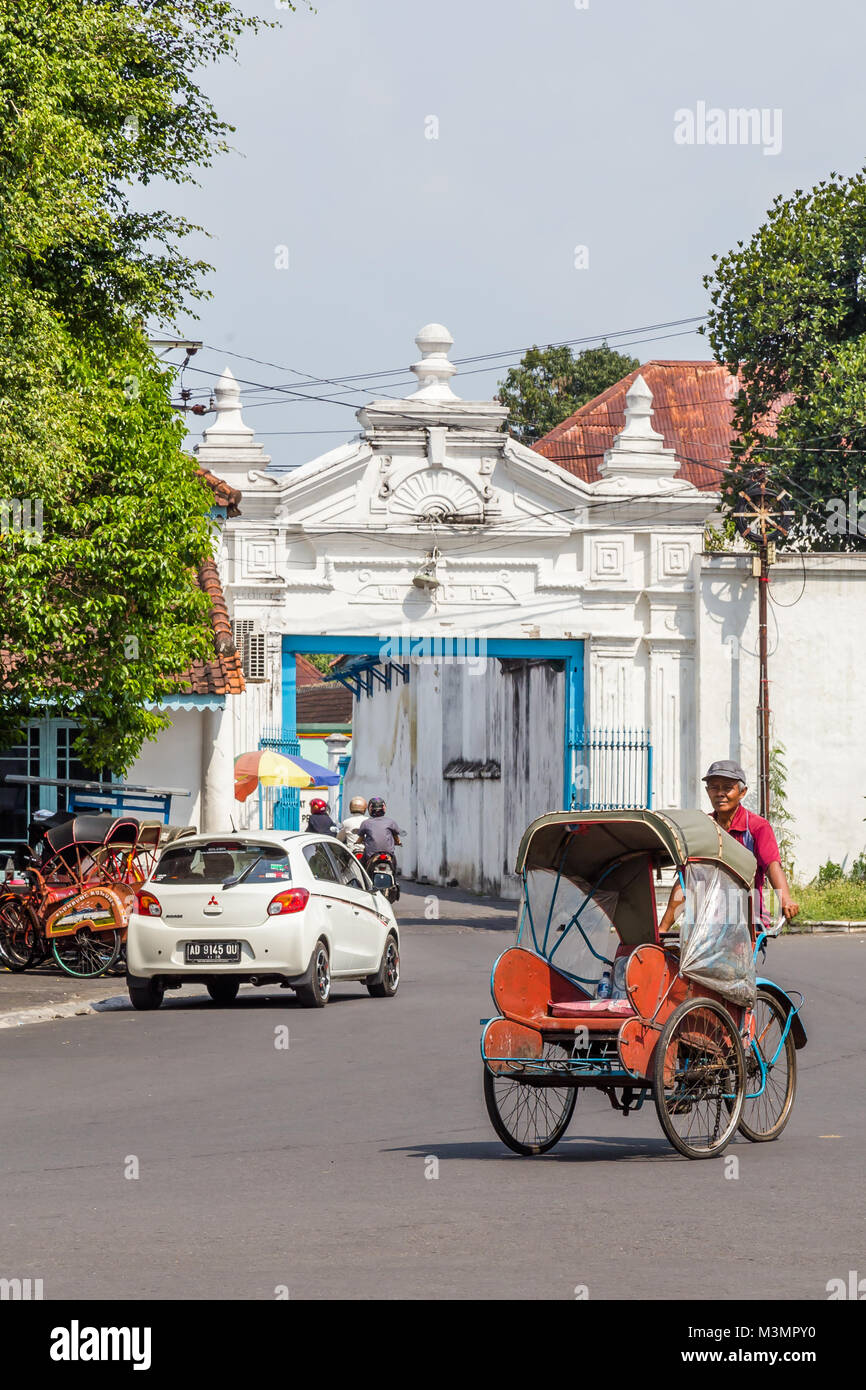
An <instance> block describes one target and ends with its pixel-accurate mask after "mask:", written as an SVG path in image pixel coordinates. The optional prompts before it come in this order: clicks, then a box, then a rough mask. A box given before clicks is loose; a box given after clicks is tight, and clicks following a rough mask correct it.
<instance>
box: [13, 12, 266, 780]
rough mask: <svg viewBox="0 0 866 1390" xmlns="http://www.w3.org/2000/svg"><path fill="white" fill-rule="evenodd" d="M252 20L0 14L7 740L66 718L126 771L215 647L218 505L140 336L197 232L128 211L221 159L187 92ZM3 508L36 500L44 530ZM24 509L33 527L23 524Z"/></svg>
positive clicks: (224, 143)
mask: <svg viewBox="0 0 866 1390" xmlns="http://www.w3.org/2000/svg"><path fill="white" fill-rule="evenodd" d="M260 23H261V21H259V20H255V19H249V18H246V17H244V16H243V15H241V14H240V13H239V12H238V11H236V10H235V9H234V8H233V6H232V5H231V4H229V3H224V0H76V3H75V4H68V5H48V4H45V3H44V0H38V2H36V0H0V507H2V506H3V499H6V507H5V511H4V512H0V522H4V521H5V524H3V525H0V649H2V651H3V653H4V656H3V662H4V672H3V678H2V683H0V746H2V745H3V744H8V743H9V742H10V741H12V740H13V739H14V738H15V737H16V736H17V734H18V732H19V731H20V728H21V726H22V722H23V720H25V719H26V718H27V717H30V716H33V715H36V714H38V715H40V716H44V715H45V714H46V713H53V714H57V715H66V716H72V717H75V718H77V719H78V720H79V721H80V723H81V726H82V737H81V738H80V739H79V740H78V743H77V748H76V751H77V753H78V754H79V756H80V757H81V758H82V759H83V760H84V761H85V762H87V763H88V764H89V765H91V766H99V765H101V764H104V763H109V764H110V765H111V766H112V767H113V768H114V769H115V770H116V771H124V770H125V769H126V768H128V766H129V764H130V763H131V762H132V761H133V760H134V758H135V757H136V755H137V753H138V752H139V750H140V748H141V745H142V743H143V741H144V740H145V739H146V738H148V737H152V736H153V735H154V734H155V733H156V732H157V731H158V729H159V728H161V727H164V725H165V723H166V722H167V720H166V718H165V716H163V715H160V714H158V713H156V712H155V711H154V710H153V709H148V708H147V705H148V703H151V704H152V703H153V702H154V701H156V700H158V698H159V696H160V695H161V694H164V693H168V692H170V691H171V690H172V689H176V688H177V685H178V680H177V677H178V673H180V672H182V671H183V670H184V669H185V668H186V667H187V666H188V665H189V663H190V661H191V660H193V659H195V658H196V657H202V656H206V655H207V654H208V653H209V651H210V650H211V642H212V633H211V630H210V624H209V619H208V602H207V600H206V599H205V598H204V596H203V595H202V594H201V593H200V592H199V591H198V589H197V587H196V585H195V571H196V567H197V565H198V564H199V562H200V561H201V560H202V559H203V558H204V557H205V556H206V555H207V554H209V553H210V523H209V520H208V514H209V512H210V509H211V506H212V500H213V499H212V497H211V495H210V494H209V492H208V491H207V489H206V488H204V487H203V485H202V484H201V482H200V481H199V479H198V476H197V469H196V467H195V465H194V463H193V462H192V460H191V459H189V457H188V456H187V455H186V454H185V453H184V451H183V448H182V440H183V434H184V430H183V427H182V425H181V423H180V422H179V421H178V419H177V416H176V415H175V413H174V411H173V410H172V408H171V404H170V385H171V383H170V378H169V376H168V375H167V374H166V373H165V372H164V371H162V370H161V369H160V367H159V365H158V363H157V362H156V360H155V358H154V357H153V354H152V352H151V351H150V349H149V347H148V343H147V337H146V332H145V328H144V324H145V322H146V321H148V320H150V321H151V322H155V323H157V324H160V325H162V326H164V327H169V328H174V327H175V325H176V322H177V317H178V315H179V314H180V313H181V311H182V310H185V309H188V308H189V305H190V302H191V301H192V300H194V299H195V298H196V297H200V296H201V294H202V289H201V286H200V280H201V274H202V272H203V271H204V270H206V269H207V267H206V265H205V264H204V263H203V262H200V261H193V260H190V259H189V258H187V257H186V256H185V255H184V254H183V252H182V250H181V249H180V245H181V243H182V241H183V238H184V237H185V236H186V234H187V233H188V232H190V231H191V230H193V227H192V226H191V224H190V223H188V222H187V221H186V220H185V219H183V218H180V217H175V216H172V215H171V214H170V213H168V212H165V211H156V212H152V211H151V212H147V211H143V210H141V208H140V206H138V205H137V203H136V199H137V198H139V199H141V195H140V193H139V191H138V190H139V189H140V188H141V187H142V186H145V185H148V184H150V183H151V182H152V181H153V180H154V179H157V178H158V179H162V180H168V181H170V182H172V183H176V184H181V183H185V182H189V181H191V180H193V179H194V171H195V170H196V169H198V168H201V167H203V166H206V165H208V164H209V163H210V162H211V161H212V159H213V158H214V156H215V155H216V154H217V153H219V152H220V151H222V150H225V149H227V148H228V136H229V134H230V133H231V127H230V126H229V125H227V124H226V123H225V122H224V121H222V120H221V119H220V118H219V116H218V114H217V112H216V111H215V109H214V108H213V106H212V105H211V103H210V101H209V100H208V98H207V96H206V95H205V94H204V93H203V91H202V90H201V89H200V87H199V85H198V83H199V74H200V72H201V70H202V69H203V68H204V67H206V66H207V65H208V64H209V63H212V62H214V61H217V60H219V59H222V58H227V57H231V56H232V55H233V53H234V52H235V46H236V42H237V39H238V36H239V35H240V34H241V33H242V32H243V31H244V30H245V29H247V28H255V27H256V26H257V25H259V24H260ZM11 499H18V500H19V501H20V500H29V501H30V503H31V506H32V507H33V511H35V504H36V502H37V499H39V500H40V501H41V507H42V530H41V536H40V535H39V534H37V533H36V532H34V531H32V530H31V531H28V530H26V529H20V530H19V529H16V528H15V525H14V520H13V519H10V512H9V506H10V503H11ZM32 516H33V512H31V517H32Z"/></svg>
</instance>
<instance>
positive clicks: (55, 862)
mask: <svg viewBox="0 0 866 1390" xmlns="http://www.w3.org/2000/svg"><path fill="white" fill-rule="evenodd" d="M161 830H162V827H161V826H160V825H159V824H158V823H157V822H145V823H144V824H141V823H140V822H139V821H138V820H136V819H134V818H133V817H125V818H124V817H117V818H113V817H111V816H109V815H77V816H72V817H71V818H69V819H67V820H62V821H61V822H60V823H59V824H52V825H50V826H49V827H48V829H47V830H46V831H45V833H44V835H42V837H41V839H40V840H39V842H38V843H37V844H36V845H35V846H34V847H33V849H32V850H31V853H30V856H29V859H28V862H27V864H26V866H25V867H24V868H23V869H22V870H21V872H20V873H19V874H18V875H17V877H16V879H13V881H12V883H11V884H10V883H7V885H6V887H5V891H4V892H3V894H2V896H0V955H2V958H3V963H4V964H5V965H6V966H7V968H8V969H10V970H13V971H21V970H27V969H28V968H30V967H31V966H33V965H38V964H40V963H41V962H42V961H43V960H45V959H46V958H47V957H48V956H49V955H53V956H54V959H55V961H56V962H57V964H58V965H59V966H60V967H61V969H63V970H65V971H66V973H67V974H69V975H76V976H79V977H88V978H89V977H93V976H96V975H101V974H103V973H104V972H105V971H107V970H110V969H111V968H112V966H114V964H115V963H116V962H117V960H118V958H119V956H120V954H121V951H122V948H123V943H124V941H125V939H126V928H127V924H128V921H129V915H130V912H131V911H132V907H133V904H134V901H135V890H136V886H137V885H138V884H139V883H143V882H144V880H145V879H146V878H147V877H148V875H149V874H150V871H151V869H152V868H153V865H154V862H155V859H156V855H157V851H158V848H159V843H160V833H161Z"/></svg>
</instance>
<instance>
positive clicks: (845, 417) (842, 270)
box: [704, 172, 866, 550]
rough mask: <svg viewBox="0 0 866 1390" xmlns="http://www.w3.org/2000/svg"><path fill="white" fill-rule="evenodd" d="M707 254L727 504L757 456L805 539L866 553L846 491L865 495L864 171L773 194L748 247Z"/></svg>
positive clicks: (865, 533)
mask: <svg viewBox="0 0 866 1390" xmlns="http://www.w3.org/2000/svg"><path fill="white" fill-rule="evenodd" d="M713 260H714V262H715V268H714V270H713V272H712V274H710V275H708V276H706V277H705V280H704V284H705V286H706V287H707V289H708V290H709V291H710V298H711V301H712V305H713V307H712V309H711V311H710V313H709V315H708V320H707V325H706V328H705V330H704V331H706V333H707V335H708V336H709V340H710V342H711V344H712V347H713V352H714V354H715V356H716V357H717V358H718V360H719V361H721V362H725V363H726V364H727V366H728V370H729V371H730V372H731V373H732V374H737V372H739V378H740V388H741V389H740V392H739V395H738V396H737V397H736V399H735V401H734V424H735V428H736V430H737V437H736V439H735V442H734V445H733V450H732V457H733V465H734V467H733V470H732V472H731V474H729V476H728V478H727V479H726V492H727V498H728V504H729V506H731V504H732V503H733V502H734V501H735V499H736V490H737V485H738V478H739V476H740V474H741V470H742V469H743V468H744V467H746V466H747V465H748V464H750V463H757V464H759V465H761V466H762V467H764V466H765V467H766V470H767V478H768V482H769V484H770V486H771V488H773V489H774V490H777V491H778V490H780V489H783V488H784V489H786V490H787V491H788V492H789V493H790V494H791V497H792V499H793V505H794V509H795V511H796V513H797V516H798V521H799V531H800V534H801V536H802V539H803V541H804V542H805V544H807V545H811V546H812V547H813V548H816V549H822V550H838V549H843V550H848V549H855V548H856V549H862V548H863V547H864V543H866V519H864V516H863V513H860V520H861V521H862V523H863V527H862V531H861V530H859V529H858V525H857V500H856V498H855V501H854V508H853V516H854V526H853V528H852V527H850V526H849V525H848V524H847V520H848V518H849V517H850V516H851V515H852V511H851V507H850V505H849V493H850V492H851V491H852V490H854V491H855V492H856V491H857V490H859V498H860V499H861V500H863V501H864V502H866V173H862V172H861V173H859V174H856V175H855V176H854V177H852V178H847V179H846V178H843V177H841V176H840V175H838V174H835V173H833V174H831V175H830V177H829V178H828V179H824V180H822V181H821V183H819V184H818V185H817V186H816V187H815V188H812V189H811V190H810V191H808V192H803V191H802V190H800V189H797V190H796V192H795V193H794V194H793V196H792V197H790V198H782V197H781V196H780V197H778V198H776V199H775V201H774V202H773V205H772V207H771V208H770V210H769V212H768V214H767V218H766V221H765V222H764V224H763V225H762V226H761V227H759V228H758V230H757V232H756V233H755V234H754V236H753V237H752V238H751V240H750V241H749V242H748V243H747V244H744V243H743V242H738V243H737V248H736V250H733V251H731V252H729V253H728V254H727V255H724V256H721V257H718V256H714V257H713ZM774 417H776V429H775V437H773V433H772V420H773V418H774ZM832 499H836V505H835V506H834V505H832ZM843 500H844V504H845V505H844V508H843V507H842V506H841V505H840V503H841V501H843ZM731 509H732V510H735V509H736V508H735V507H733V506H731ZM863 511H864V512H866V507H864V509H863ZM843 513H844V518H845V521H844V522H843V524H840V519H841V518H842V515H843ZM828 522H829V524H828Z"/></svg>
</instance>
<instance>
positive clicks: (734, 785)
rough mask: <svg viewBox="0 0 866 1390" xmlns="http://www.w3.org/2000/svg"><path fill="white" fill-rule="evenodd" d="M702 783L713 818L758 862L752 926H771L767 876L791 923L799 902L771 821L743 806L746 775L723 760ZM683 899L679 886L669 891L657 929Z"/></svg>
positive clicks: (668, 924)
mask: <svg viewBox="0 0 866 1390" xmlns="http://www.w3.org/2000/svg"><path fill="white" fill-rule="evenodd" d="M703 780H704V786H705V787H706V789H707V795H708V796H709V798H710V801H711V802H712V806H713V820H714V821H716V822H717V823H718V824H719V825H720V826H721V827H722V829H723V830H727V832H728V834H729V835H733V837H734V839H735V840H739V842H740V844H741V845H745V847H746V849H748V850H751V852H752V854H754V856H755V858H756V859H757V861H758V867H757V870H756V872H755V925H756V926H758V924H759V923H760V924H763V926H764V927H769V926H771V925H772V923H771V921H770V914H769V912H768V911H767V909H766V908H765V906H764V883H765V881H766V880H767V879H769V880H770V883H771V884H772V886H773V887H774V888H775V890H776V893H777V894H778V897H779V906H780V908H781V910H782V912H783V913H784V914H785V918H786V920H787V921H788V922H790V920H791V918H792V917H796V916H797V913H798V912H799V911H800V907H799V904H798V903H795V902H794V901H793V899H792V897H791V890H790V888H789V887H788V880H787V878H786V877H785V870H784V869H783V868H782V863H781V857H780V855H779V846H778V844H777V843H776V837H775V835H774V834H773V827H772V826H771V825H770V822H769V821H767V820H764V817H763V816H759V815H758V814H757V812H755V811H749V810H748V809H747V808H746V807H745V806H743V805H742V801H743V798H744V796H745V795H746V792H747V791H748V788H747V786H746V774H745V772H744V771H743V769H742V768H741V767H740V765H739V764H738V763H734V762H730V761H729V760H727V759H723V760H722V761H720V762H716V763H713V764H712V766H711V767H710V770H709V772H707V773H706V775H705V776H704V779H703ZM684 901H685V899H684V897H683V893H682V889H681V888H679V887H675V888H674V890H673V892H672V893H671V896H670V900H669V902H668V906H667V908H666V909H665V913H664V916H663V917H662V920H661V922H660V923H659V931H662V932H664V931H670V930H671V928H672V927H673V924H674V922H675V920H676V918H677V917H678V916H679V914H680V912H681V910H682V906H683V903H684Z"/></svg>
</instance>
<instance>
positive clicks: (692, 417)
mask: <svg viewBox="0 0 866 1390" xmlns="http://www.w3.org/2000/svg"><path fill="white" fill-rule="evenodd" d="M639 374H640V375H642V376H643V378H644V380H645V382H646V384H647V386H648V387H649V389H650V390H651V391H652V394H653V421H652V422H653V425H654V426H655V428H656V429H657V430H659V431H660V432H661V434H663V435H664V441H665V447H666V448H669V449H674V450H675V451H676V453H677V456H678V458H679V459H680V468H679V470H678V476H679V477H682V478H687V479H688V481H689V482H690V483H693V484H694V485H695V487H699V488H704V489H706V490H710V489H717V488H718V487H719V486H720V482H721V478H722V472H723V471H724V468H725V464H726V462H727V460H728V459H729V458H730V451H731V435H732V427H731V421H732V415H733V411H732V401H733V399H734V397H735V395H736V393H737V389H738V387H737V380H736V378H735V377H732V376H731V375H730V374H729V372H728V371H727V368H725V367H723V366H722V365H721V364H720V363H718V362H668V361H656V362H647V363H646V365H645V366H643V367H639V368H637V369H636V370H635V371H633V372H630V373H629V374H628V376H625V377H623V378H622V380H621V381H617V382H615V383H614V385H613V386H609V387H608V388H607V390H606V391H603V392H602V393H601V395H600V396H596V397H595V398H594V399H593V400H591V401H587V403H586V405H582V406H581V407H580V409H579V410H576V411H575V412H574V414H573V415H570V416H569V417H568V419H567V420H563V421H562V423H561V424H559V425H557V426H556V428H555V429H552V430H551V431H550V433H549V434H546V435H545V436H544V438H543V439H540V440H539V441H538V443H537V444H535V445H534V446H533V447H534V448H535V449H536V451H537V452H538V453H539V454H543V455H544V457H545V458H547V459H550V460H551V461H552V462H553V463H558V464H559V465H560V466H561V467H562V468H564V469H566V470H567V472H569V473H574V474H576V475H577V477H579V478H582V479H583V480H584V482H587V483H592V482H596V481H597V479H598V478H599V476H600V475H599V471H598V467H599V464H600V463H601V461H602V459H603V457H604V452H605V450H606V449H609V448H610V447H611V445H612V444H613V439H614V435H616V434H618V433H619V431H620V430H621V429H622V428H623V425H624V424H625V395H626V392H627V391H628V389H629V387H630V386H631V384H632V382H633V381H634V379H635V377H637V376H638V375H639Z"/></svg>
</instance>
